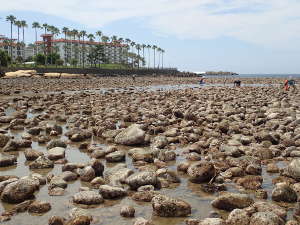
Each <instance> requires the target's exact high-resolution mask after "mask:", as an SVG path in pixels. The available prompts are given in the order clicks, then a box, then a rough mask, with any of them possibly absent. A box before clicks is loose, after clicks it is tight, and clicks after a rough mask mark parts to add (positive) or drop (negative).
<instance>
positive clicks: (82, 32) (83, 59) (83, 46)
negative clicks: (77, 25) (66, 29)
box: [80, 30, 101, 68]
mask: <svg viewBox="0 0 300 225" xmlns="http://www.w3.org/2000/svg"><path fill="white" fill-rule="evenodd" d="M98 32H101V31H98ZM80 34H81V36H82V41H83V42H82V43H83V45H82V67H83V68H84V61H85V42H84V37H85V36H86V31H85V30H82V31H80Z"/></svg>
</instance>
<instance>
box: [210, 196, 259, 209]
mask: <svg viewBox="0 0 300 225" xmlns="http://www.w3.org/2000/svg"><path fill="white" fill-rule="evenodd" d="M253 202H254V201H253V199H252V198H250V197H249V196H248V195H246V194H236V193H223V194H222V195H220V196H218V197H217V198H216V199H215V200H213V201H212V203H211V204H212V206H213V207H215V208H217V209H223V210H226V211H231V210H233V209H243V208H246V207H248V206H250V205H251V204H253Z"/></svg>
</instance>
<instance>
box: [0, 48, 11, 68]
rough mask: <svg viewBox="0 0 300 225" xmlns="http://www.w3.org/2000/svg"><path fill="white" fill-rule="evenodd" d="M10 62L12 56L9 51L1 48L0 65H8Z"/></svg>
mask: <svg viewBox="0 0 300 225" xmlns="http://www.w3.org/2000/svg"><path fill="white" fill-rule="evenodd" d="M10 62H11V58H10V57H9V55H8V54H7V52H6V51H2V50H0V66H4V67H7V66H8V64H9V63H10Z"/></svg>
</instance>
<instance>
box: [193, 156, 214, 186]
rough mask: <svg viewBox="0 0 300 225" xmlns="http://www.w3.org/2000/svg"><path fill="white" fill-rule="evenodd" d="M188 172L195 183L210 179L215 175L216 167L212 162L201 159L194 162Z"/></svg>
mask: <svg viewBox="0 0 300 225" xmlns="http://www.w3.org/2000/svg"><path fill="white" fill-rule="evenodd" d="M187 173H188V175H189V177H190V181H191V182H193V183H202V182H206V181H210V180H211V179H212V178H213V177H214V176H215V167H214V165H213V164H212V163H211V162H208V161H200V162H197V163H195V164H192V165H191V166H190V167H189V168H188V170H187Z"/></svg>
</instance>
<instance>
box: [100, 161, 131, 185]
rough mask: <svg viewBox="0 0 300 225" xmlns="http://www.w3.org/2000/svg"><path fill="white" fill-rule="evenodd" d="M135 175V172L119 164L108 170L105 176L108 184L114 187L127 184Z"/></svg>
mask: <svg viewBox="0 0 300 225" xmlns="http://www.w3.org/2000/svg"><path fill="white" fill-rule="evenodd" d="M133 173H134V172H133V170H131V169H128V168H126V165H125V164H117V165H116V166H114V167H112V168H106V170H105V171H104V174H103V175H104V178H105V180H106V181H107V183H109V184H111V185H112V186H121V183H125V181H126V179H127V178H128V177H129V176H130V175H132V174H133Z"/></svg>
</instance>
